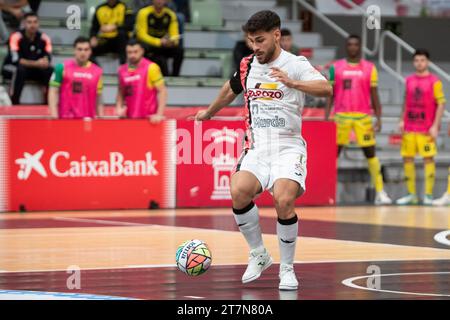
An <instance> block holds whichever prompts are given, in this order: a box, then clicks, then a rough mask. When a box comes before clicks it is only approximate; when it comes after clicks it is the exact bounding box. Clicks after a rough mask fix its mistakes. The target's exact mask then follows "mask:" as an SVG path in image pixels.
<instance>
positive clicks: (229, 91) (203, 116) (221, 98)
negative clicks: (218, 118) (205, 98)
mask: <svg viewBox="0 0 450 320" xmlns="http://www.w3.org/2000/svg"><path fill="white" fill-rule="evenodd" d="M242 91H244V88H243V87H242V83H241V79H240V70H239V69H238V70H237V71H236V72H235V73H234V75H233V76H232V77H231V79H230V80H228V81H227V82H225V84H224V85H223V87H222V89H220V92H219V95H218V96H217V98H216V99H215V100H214V102H213V103H211V104H210V106H209V107H208V109H206V110H201V111H199V112H198V113H197V115H196V116H195V120H197V121H204V120H209V119H211V118H212V117H213V116H214V115H215V114H216V113H217V112H219V110H220V109H222V108H223V107H226V106H229V105H230V103H232V102H233V100H234V99H236V97H237V96H238V94H240V93H241V92H242Z"/></svg>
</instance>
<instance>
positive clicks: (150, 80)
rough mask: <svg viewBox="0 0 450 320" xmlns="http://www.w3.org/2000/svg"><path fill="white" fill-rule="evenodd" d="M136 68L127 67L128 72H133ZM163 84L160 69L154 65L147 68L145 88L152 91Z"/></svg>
mask: <svg viewBox="0 0 450 320" xmlns="http://www.w3.org/2000/svg"><path fill="white" fill-rule="evenodd" d="M134 70H136V68H134V67H129V68H128V71H130V72H131V71H134ZM163 84H164V77H163V75H162V73H161V68H160V67H159V66H158V65H157V64H156V63H152V64H151V65H150V67H149V68H148V72H147V87H148V88H149V89H153V88H155V87H159V86H161V85H163Z"/></svg>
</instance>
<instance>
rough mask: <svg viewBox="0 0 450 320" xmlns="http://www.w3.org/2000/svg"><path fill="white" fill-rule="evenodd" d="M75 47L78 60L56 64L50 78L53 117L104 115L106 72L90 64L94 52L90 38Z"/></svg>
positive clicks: (81, 40)
mask: <svg viewBox="0 0 450 320" xmlns="http://www.w3.org/2000/svg"><path fill="white" fill-rule="evenodd" d="M73 46H74V49H75V52H74V59H67V60H66V61H64V62H63V63H60V64H58V65H56V67H55V72H54V73H53V75H52V78H51V79H50V90H49V93H48V101H49V107H50V114H51V116H52V117H53V118H60V119H84V118H95V117H96V114H97V115H99V116H102V115H103V105H102V98H101V97H102V88H103V85H102V73H103V72H102V69H101V68H100V67H99V66H97V65H96V64H94V63H92V62H90V61H89V59H90V57H91V54H92V49H91V45H90V43H89V39H88V38H84V37H79V38H77V39H75V42H74V45H73Z"/></svg>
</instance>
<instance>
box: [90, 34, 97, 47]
mask: <svg viewBox="0 0 450 320" xmlns="http://www.w3.org/2000/svg"><path fill="white" fill-rule="evenodd" d="M90 43H91V47H92V48H95V47H96V46H98V39H97V37H92V38H91V40H90Z"/></svg>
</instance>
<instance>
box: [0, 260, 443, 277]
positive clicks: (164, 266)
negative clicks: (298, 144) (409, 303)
mask: <svg viewBox="0 0 450 320" xmlns="http://www.w3.org/2000/svg"><path fill="white" fill-rule="evenodd" d="M433 260H439V261H441V260H443V261H445V260H449V261H450V258H447V259H442V258H423V259H422V258H421V259H415V260H402V259H400V260H399V259H373V260H367V259H363V260H316V261H294V264H321V263H351V262H354V263H357V262H368V263H372V262H380V263H383V262H392V261H398V262H414V261H433ZM246 265H247V263H246V262H245V263H220V264H215V263H213V264H212V265H211V266H212V267H226V266H246ZM171 267H174V268H175V267H176V264H142V265H125V266H119V267H93V268H80V271H95V270H120V269H154V268H171ZM66 271H67V269H44V270H33V269H31V270H14V271H8V270H3V271H0V273H22V272H23V273H32V272H66ZM372 276H373V275H372Z"/></svg>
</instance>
